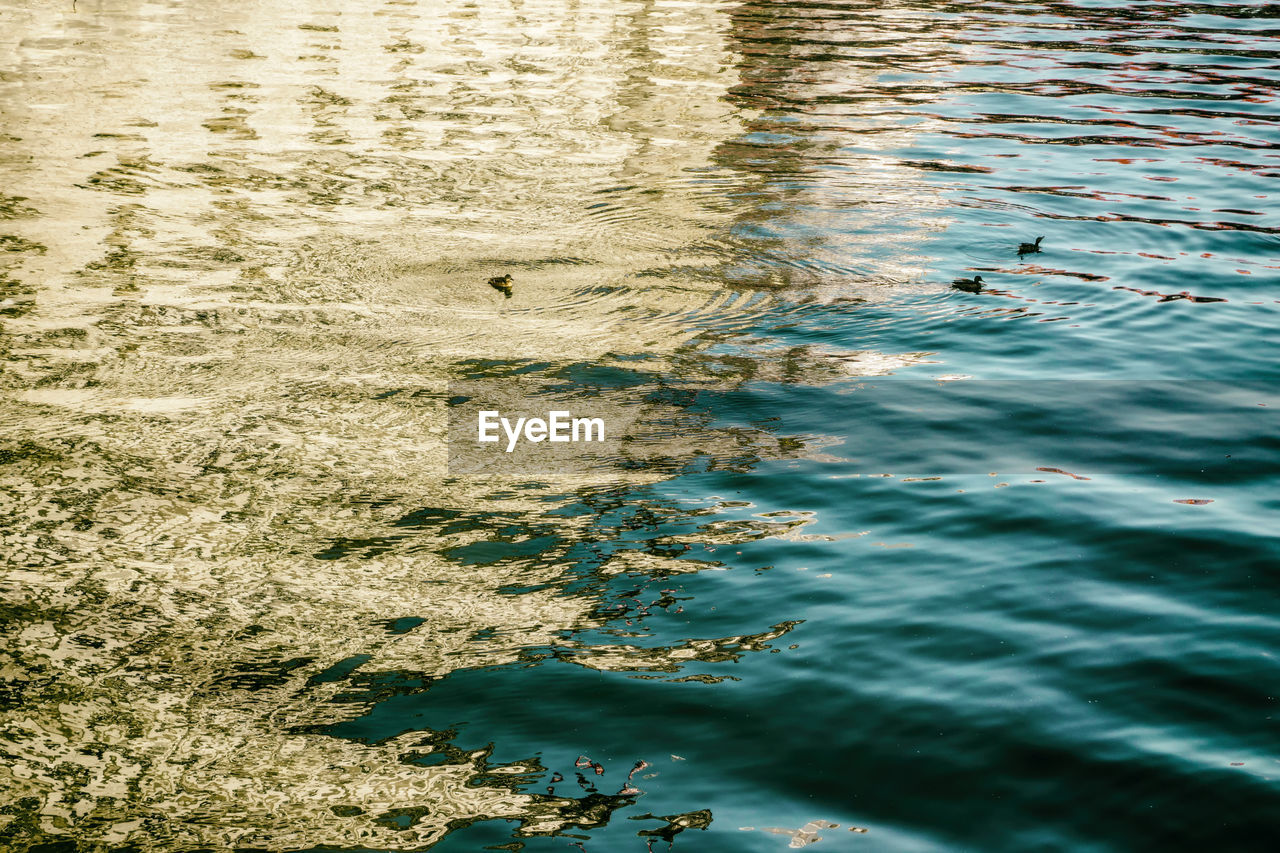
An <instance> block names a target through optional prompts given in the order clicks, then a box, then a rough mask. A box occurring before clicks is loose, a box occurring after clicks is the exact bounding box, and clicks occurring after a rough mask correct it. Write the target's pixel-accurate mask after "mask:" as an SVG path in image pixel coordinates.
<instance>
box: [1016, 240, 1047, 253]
mask: <svg viewBox="0 0 1280 853" xmlns="http://www.w3.org/2000/svg"><path fill="white" fill-rule="evenodd" d="M1043 239H1044V238H1043V237H1037V238H1036V241H1035V242H1034V243H1023V244H1022V245H1020V246H1018V254H1019V255H1033V254H1035V253H1036V252H1038V251H1040V241H1041V240H1043Z"/></svg>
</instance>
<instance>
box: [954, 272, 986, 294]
mask: <svg viewBox="0 0 1280 853" xmlns="http://www.w3.org/2000/svg"><path fill="white" fill-rule="evenodd" d="M982 288H983V284H982V276H980V275H975V276H974V277H973V278H958V279H956V280H955V281H953V282H951V289H952V290H963V291H964V292H965V293H981V292H982Z"/></svg>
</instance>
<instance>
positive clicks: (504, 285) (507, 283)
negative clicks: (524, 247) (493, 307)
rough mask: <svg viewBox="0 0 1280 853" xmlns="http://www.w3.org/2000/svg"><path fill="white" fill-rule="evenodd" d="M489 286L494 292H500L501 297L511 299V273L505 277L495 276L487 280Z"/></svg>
mask: <svg viewBox="0 0 1280 853" xmlns="http://www.w3.org/2000/svg"><path fill="white" fill-rule="evenodd" d="M489 286H490V287H492V288H493V289H494V290H501V291H502V295H503V296H505V297H507V298H508V299H510V298H511V273H507V274H506V275H495V276H494V277H493V278H491V279H489Z"/></svg>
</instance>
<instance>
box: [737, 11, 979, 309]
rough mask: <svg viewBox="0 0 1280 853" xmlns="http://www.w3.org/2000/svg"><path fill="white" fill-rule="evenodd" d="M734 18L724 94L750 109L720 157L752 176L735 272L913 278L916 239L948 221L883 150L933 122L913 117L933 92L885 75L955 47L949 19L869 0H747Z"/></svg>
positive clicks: (925, 263) (917, 178)
mask: <svg viewBox="0 0 1280 853" xmlns="http://www.w3.org/2000/svg"><path fill="white" fill-rule="evenodd" d="M730 20H731V22H732V24H731V27H730V34H731V37H732V45H733V49H734V51H735V52H736V53H737V54H738V55H739V56H740V66H739V70H740V80H739V82H738V83H737V85H735V86H734V87H733V88H732V89H731V90H730V93H729V100H730V102H731V103H733V104H735V105H737V106H739V107H740V108H742V109H745V110H749V111H751V114H752V115H753V118H751V119H750V120H749V121H748V123H747V128H746V131H745V132H744V133H743V134H742V135H740V136H738V137H736V138H734V139H732V140H728V141H726V142H725V143H723V144H722V145H721V146H720V147H719V149H718V150H717V152H716V155H715V161H716V163H717V164H719V165H720V166H722V167H724V168H727V169H732V170H734V171H735V172H738V173H740V174H742V175H743V180H742V182H741V184H742V186H741V189H739V190H738V192H740V193H742V194H743V195H744V196H745V199H744V203H743V204H742V206H741V209H742V212H741V214H740V215H739V216H738V218H737V220H736V221H735V224H734V226H733V228H732V231H731V234H730V235H729V236H728V237H726V238H725V242H726V243H727V244H728V245H729V246H730V247H731V249H732V250H733V251H734V253H735V259H734V261H732V262H730V267H729V269H728V271H727V272H728V277H729V278H730V279H734V280H738V281H740V282H742V283H744V284H754V285H762V286H769V287H777V286H798V287H802V288H805V289H806V290H809V289H813V290H817V291H818V292H819V293H823V294H828V295H830V296H832V297H836V296H848V295H851V294H855V295H857V296H859V297H862V298H883V296H884V295H886V294H894V293H900V292H901V289H902V287H904V286H910V285H913V284H915V283H917V282H918V281H919V280H920V279H921V278H922V277H923V275H924V274H925V273H926V272H927V271H928V268H929V258H928V257H927V256H926V255H924V254H922V248H921V246H920V243H921V242H922V241H923V240H925V239H927V237H928V235H929V234H930V233H931V232H934V231H937V230H939V229H940V228H941V227H942V226H943V225H944V224H945V222H944V221H943V220H941V219H940V218H939V214H938V210H939V209H940V207H941V204H940V201H939V199H938V190H937V188H936V187H934V186H931V185H930V183H929V182H927V181H926V180H924V179H923V178H922V177H921V173H920V172H919V171H918V170H916V169H913V168H910V167H908V166H906V165H904V164H903V162H902V161H901V160H899V159H898V158H897V157H896V156H886V153H885V152H886V151H887V150H892V149H902V148H906V147H908V146H909V145H910V144H911V142H912V141H913V139H914V138H915V137H917V136H918V135H920V134H922V133H925V132H927V131H928V130H929V129H930V128H931V127H932V126H933V125H934V122H932V121H930V120H926V119H925V118H924V117H923V116H920V115H915V116H908V115H907V114H906V113H907V111H908V110H909V109H910V108H911V107H912V106H914V105H918V104H920V103H922V102H924V100H925V99H926V98H927V97H931V96H932V94H931V93H930V94H926V93H925V92H924V91H922V90H921V87H919V86H904V85H901V84H895V83H890V82H885V81H884V80H882V76H883V75H885V74H886V73H892V74H894V75H899V77H898V79H902V78H903V77H905V76H906V75H908V74H911V73H913V72H934V73H936V70H937V67H938V65H939V63H940V62H942V61H945V60H946V58H947V56H948V54H949V52H950V51H951V50H952V49H953V48H952V47H951V46H950V45H949V44H948V43H947V41H946V40H945V39H946V38H947V35H948V34H947V33H946V32H942V31H939V30H938V28H939V27H940V26H942V22H940V21H939V20H938V19H935V18H934V17H932V16H928V15H923V14H920V13H919V12H918V11H916V10H913V9H907V8H899V6H898V4H896V3H884V2H870V0H865V1H864V2H854V3H842V4H840V5H839V6H838V7H833V6H832V5H830V4H821V3H818V4H812V5H810V4H806V3H792V2H786V0H749V2H746V3H741V4H737V5H735V6H734V7H733V9H732V10H731V12H730ZM884 285H892V287H885V286H884Z"/></svg>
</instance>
